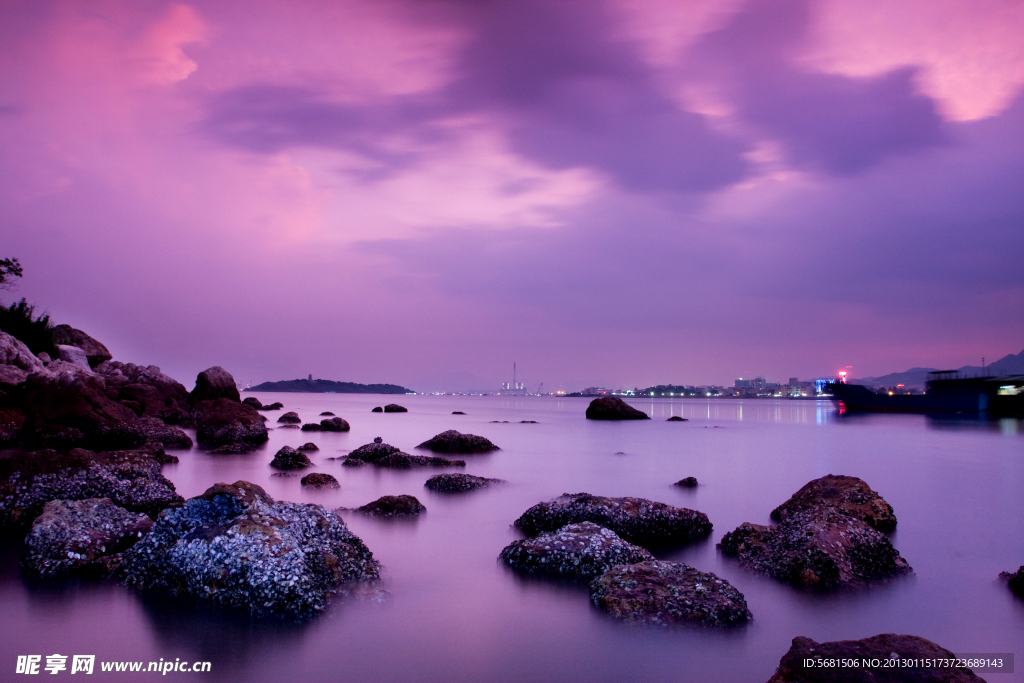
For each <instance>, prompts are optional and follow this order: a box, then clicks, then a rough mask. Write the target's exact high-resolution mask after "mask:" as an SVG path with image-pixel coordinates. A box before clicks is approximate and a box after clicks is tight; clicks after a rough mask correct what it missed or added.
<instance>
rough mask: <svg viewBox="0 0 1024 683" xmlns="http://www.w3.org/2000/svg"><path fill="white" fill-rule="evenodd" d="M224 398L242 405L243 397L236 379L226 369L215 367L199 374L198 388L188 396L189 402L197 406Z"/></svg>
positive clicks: (197, 378) (197, 379)
mask: <svg viewBox="0 0 1024 683" xmlns="http://www.w3.org/2000/svg"><path fill="white" fill-rule="evenodd" d="M220 398H224V399H228V400H229V401H234V402H236V403H241V401H242V397H241V396H240V395H239V393H238V387H237V386H235V378H234V377H232V376H231V373H229V372H228V371H227V370H225V369H224V368H222V367H220V366H219V365H214V366H213V367H212V368H207V369H206V370H203V371H202V372H200V373H199V375H198V376H197V377H196V387H195V389H193V390H192V392H191V393H190V394H189V395H188V402H189V403H190V404H191V405H196V404H198V403H201V402H203V401H215V400H217V399H220Z"/></svg>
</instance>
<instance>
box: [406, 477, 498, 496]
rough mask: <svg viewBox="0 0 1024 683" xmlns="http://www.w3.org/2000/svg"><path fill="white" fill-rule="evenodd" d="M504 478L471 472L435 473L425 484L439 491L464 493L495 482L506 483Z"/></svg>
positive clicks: (432, 489)
mask: <svg viewBox="0 0 1024 683" xmlns="http://www.w3.org/2000/svg"><path fill="white" fill-rule="evenodd" d="M504 483H505V481H504V480H503V479H488V478H486V477H474V476H473V475H471V474H461V473H456V474H435V475H434V476H433V477H431V478H430V479H427V482H426V483H425V484H424V486H426V487H427V488H428V489H430V490H431V491H437V492H438V493H463V492H465V491H472V490H473V489H482V488H486V487H488V486H491V485H493V484H504Z"/></svg>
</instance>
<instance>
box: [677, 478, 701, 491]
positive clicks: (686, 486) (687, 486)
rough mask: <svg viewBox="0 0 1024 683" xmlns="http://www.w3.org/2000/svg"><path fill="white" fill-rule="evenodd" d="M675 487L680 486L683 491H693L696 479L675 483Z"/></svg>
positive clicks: (685, 479) (681, 480) (686, 479)
mask: <svg viewBox="0 0 1024 683" xmlns="http://www.w3.org/2000/svg"><path fill="white" fill-rule="evenodd" d="M676 486H682V487H683V488H684V489H695V488H697V477H686V478H684V479H680V480H679V481H677V482H676Z"/></svg>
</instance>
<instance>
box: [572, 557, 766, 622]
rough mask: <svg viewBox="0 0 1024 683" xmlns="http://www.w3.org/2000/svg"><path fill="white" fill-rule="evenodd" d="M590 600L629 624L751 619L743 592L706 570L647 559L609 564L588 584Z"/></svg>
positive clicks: (680, 563) (743, 620)
mask: <svg viewBox="0 0 1024 683" xmlns="http://www.w3.org/2000/svg"><path fill="white" fill-rule="evenodd" d="M590 598H591V600H593V601H594V604H595V605H597V606H598V607H600V608H601V609H602V610H604V611H605V612H607V613H608V614H610V615H612V616H613V617H615V618H617V619H621V620H623V621H626V622H630V623H642V624H654V625H657V626H675V625H681V624H700V625H704V626H737V625H739V624H743V623H746V622H747V621H748V620H749V619H750V618H751V614H750V610H749V609H747V601H746V599H744V597H743V594H742V593H740V592H739V591H738V590H736V589H735V588H733V587H732V586H731V585H730V584H729V582H728V581H726V580H725V579H720V578H718V577H717V576H715V575H714V574H712V573H710V572H701V571H697V570H696V569H694V568H693V567H691V566H689V565H687V564H683V563H682V562H664V561H659V560H652V561H648V562H640V563H638V564H624V565H618V566H616V567H612V568H611V569H610V570H609V571H608V572H606V573H605V574H603V575H601V576H600V577H598V578H596V579H594V581H593V582H591V584H590Z"/></svg>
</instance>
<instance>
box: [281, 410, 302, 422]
mask: <svg viewBox="0 0 1024 683" xmlns="http://www.w3.org/2000/svg"><path fill="white" fill-rule="evenodd" d="M277 421H278V422H280V423H282V424H293V425H297V424H299V423H300V422H302V418H301V417H299V414H298V413H296V412H294V411H289V412H287V413H285V414H284V415H282V416H281V417H279V418H277Z"/></svg>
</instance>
